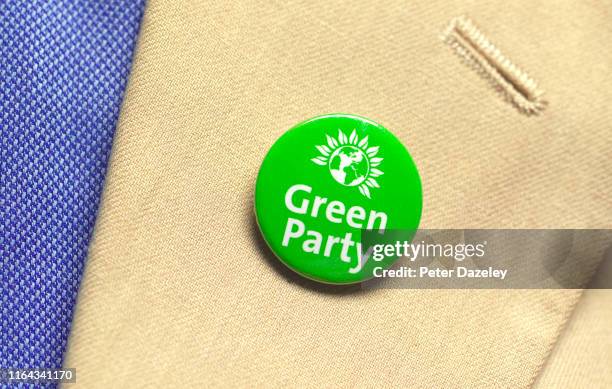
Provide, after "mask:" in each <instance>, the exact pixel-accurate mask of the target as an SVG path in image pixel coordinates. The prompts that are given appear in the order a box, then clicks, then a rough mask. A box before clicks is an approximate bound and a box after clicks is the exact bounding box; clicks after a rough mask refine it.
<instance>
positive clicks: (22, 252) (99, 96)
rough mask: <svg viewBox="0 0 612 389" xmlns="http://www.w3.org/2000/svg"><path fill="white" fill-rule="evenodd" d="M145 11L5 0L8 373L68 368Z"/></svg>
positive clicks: (0, 267) (1, 19)
mask: <svg viewBox="0 0 612 389" xmlns="http://www.w3.org/2000/svg"><path fill="white" fill-rule="evenodd" d="M143 8H144V4H143V1H141V0H112V1H95V0H80V1H68V0H66V1H63V0H57V1H38V0H34V1H32V0H26V1H15V0H11V1H3V2H1V3H0V39H1V44H0V129H1V133H0V147H1V148H0V172H1V176H0V279H1V283H0V288H1V289H0V302H1V310H0V315H1V316H0V367H2V368H7V367H11V368H54V367H59V366H61V363H62V355H63V352H64V349H65V345H66V339H67V337H68V333H69V331H70V322H71V318H72V312H73V306H74V302H75V297H76V295H77V290H78V287H79V282H80V279H81V274H82V270H83V263H84V260H85V257H86V253H87V247H88V243H89V238H90V235H91V231H92V228H93V225H94V220H95V217H96V212H97V208H98V203H99V197H100V192H101V189H102V184H103V181H104V176H105V171H106V164H107V159H108V154H109V151H110V147H111V141H112V138H113V133H114V129H115V125H116V121H117V115H118V112H119V106H120V103H121V100H122V95H123V91H124V88H125V85H126V80H127V76H128V72H129V69H130V64H131V57H132V52H133V47H134V43H135V39H136V36H137V31H138V28H139V24H140V19H141V15H142V12H143Z"/></svg>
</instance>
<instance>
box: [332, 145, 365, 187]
mask: <svg viewBox="0 0 612 389" xmlns="http://www.w3.org/2000/svg"><path fill="white" fill-rule="evenodd" d="M329 172H330V173H331V175H332V177H333V178H334V180H336V181H337V182H338V183H340V184H342V185H344V186H357V185H359V184H361V183H362V182H363V181H365V179H366V178H367V177H368V173H369V172H370V162H369V161H368V156H367V155H366V154H365V153H364V152H363V151H362V150H361V149H359V148H357V147H355V146H350V145H346V146H342V147H339V148H337V149H336V150H334V152H333V153H332V155H331V156H330V157H329Z"/></svg>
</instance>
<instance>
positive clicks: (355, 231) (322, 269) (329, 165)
mask: <svg viewBox="0 0 612 389" xmlns="http://www.w3.org/2000/svg"><path fill="white" fill-rule="evenodd" d="M421 208H422V194H421V182H420V179H419V173H418V171H417V168H416V166H415V164H414V162H413V161H412V158H411V157H410V154H409V153H408V151H407V150H406V148H405V147H404V145H402V143H401V142H400V141H399V140H398V139H397V138H396V137H395V136H394V135H393V134H392V133H391V132H389V131H388V130H387V129H385V128H384V127H383V126H381V125H379V124H377V123H375V122H373V121H371V120H369V119H366V118H362V117H359V116H354V115H344V114H333V115H325V116H318V117H315V118H312V119H310V120H307V121H305V122H302V123H300V124H298V125H297V126H295V127H293V128H292V129H291V130H289V131H287V132H286V133H285V134H284V135H282V136H281V137H280V138H279V139H278V140H277V141H276V143H274V145H273V146H272V148H271V149H270V151H269V152H268V154H267V155H266V157H265V158H264V160H263V163H262V165H261V168H260V170H259V175H258V177H257V184H256V188H255V214H256V216H257V222H258V224H259V228H260V229H261V232H262V234H263V237H264V239H265V240H266V242H267V243H268V245H269V246H270V248H271V249H272V251H273V252H274V254H276V256H277V257H278V258H279V259H280V260H281V261H282V262H283V263H284V264H285V265H287V266H288V267H289V268H291V269H292V270H294V271H296V272H297V273H299V274H301V275H303V276H305V277H308V278H310V279H313V280H316V281H320V282H326V283H333V284H350V283H356V282H361V281H364V280H367V279H369V278H372V276H373V274H372V273H373V270H374V269H375V268H377V267H382V268H384V269H386V268H388V267H390V266H391V265H392V263H393V262H394V260H395V259H394V258H385V259H383V260H382V261H375V260H374V259H372V257H371V256H370V255H369V253H368V252H366V250H365V248H364V247H362V242H361V236H362V231H364V230H368V231H379V232H381V233H382V232H383V231H386V230H391V229H403V230H416V229H417V228H418V225H419V220H420V218H421Z"/></svg>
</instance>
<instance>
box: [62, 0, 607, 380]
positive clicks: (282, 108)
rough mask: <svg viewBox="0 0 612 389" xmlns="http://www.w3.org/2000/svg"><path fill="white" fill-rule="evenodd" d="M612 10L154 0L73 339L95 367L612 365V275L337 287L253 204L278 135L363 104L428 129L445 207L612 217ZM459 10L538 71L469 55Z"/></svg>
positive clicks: (92, 370)
mask: <svg viewBox="0 0 612 389" xmlns="http://www.w3.org/2000/svg"><path fill="white" fill-rule="evenodd" d="M611 12H612V4H610V3H609V2H608V3H607V4H605V3H604V2H599V1H590V2H589V1H586V2H585V1H552V0H550V1H544V2H534V1H513V2H508V1H489V2H473V1H448V0H444V1H437V0H435V1H432V0H427V1H420V0H419V1H393V0H392V1H384V2H378V1H312V0H308V1H295V2H293V1H292V2H282V1H259V2H256V1H242V2H228V1H188V2H178V1H161V0H160V1H158V0H151V1H150V2H149V3H148V5H147V10H146V14H145V18H144V22H143V27H142V30H141V35H140V39H139V47H138V50H137V53H136V56H135V63H134V67H133V71H132V75H131V79H130V83H129V86H128V90H127V96H126V99H125V103H124V106H123V109H122V112H121V117H120V122H119V127H118V130H117V133H116V138H115V141H114V148H113V153H112V157H111V161H110V168H109V172H108V176H107V183H106V188H105V192H104V196H103V201H102V205H101V210H100V214H99V218H98V221H97V225H96V229H95V233H94V237H93V243H92V245H91V248H90V254H89V259H88V263H87V266H86V271H85V276H84V280H83V284H82V287H81V291H80V294H79V298H78V305H77V309H76V313H75V321H74V325H73V329H72V335H71V339H70V342H69V348H68V352H67V357H66V360H65V366H66V367H74V368H76V371H77V385H78V386H80V387H84V388H98V387H99V388H108V387H129V388H137V387H204V386H219V387H234V386H238V387H281V386H292V387H331V386H334V387H335V386H340V387H347V388H350V387H412V388H414V387H417V388H419V387H423V388H433V387H453V388H458V387H470V388H471V387H483V388H485V387H500V388H515V387H518V388H525V387H529V386H532V385H533V384H534V383H536V386H538V387H542V388H549V387H585V388H586V387H589V388H592V387H602V388H604V387H611V386H612V374H611V373H610V366H612V363H611V362H612V353H611V350H612V335H611V330H610V327H611V325H610V324H611V323H612V308H611V307H612V304H610V299H611V297H612V295H611V294H610V293H609V292H607V291H603V292H589V293H588V294H587V295H585V296H584V297H582V298H581V291H579V290H526V291H522V290H479V291H470V290H372V291H353V290H350V289H349V290H346V289H334V288H331V287H323V286H315V285H313V284H311V283H309V282H305V281H303V280H302V279H300V278H299V277H297V276H295V275H293V274H290V273H288V272H287V271H284V270H282V268H280V267H279V266H277V265H276V259H274V258H273V257H272V255H271V254H270V253H269V251H268V250H267V248H266V247H265V244H264V243H263V241H262V239H261V237H260V235H259V232H258V230H257V227H256V224H255V222H254V218H253V212H252V195H253V187H254V181H255V177H256V174H257V171H258V168H259V165H260V163H261V161H262V158H263V157H264V155H265V153H266V151H267V150H268V148H269V147H270V146H271V145H272V143H273V142H274V141H275V140H276V139H277V138H278V137H279V136H280V135H281V134H282V133H283V132H284V131H286V130H287V129H288V128H290V127H291V126H292V125H294V124H295V123H297V122H299V121H301V120H304V119H307V118H309V117H312V116H315V115H319V114H323V113H329V112H348V113H355V114H359V115H364V116H366V117H371V118H372V119H374V120H376V121H378V122H380V123H382V124H383V125H384V126H385V127H387V128H389V129H390V130H391V131H393V132H394V133H395V134H396V135H397V136H398V137H399V139H400V140H401V141H402V142H403V143H404V144H405V145H406V147H407V148H408V149H409V150H410V152H411V154H412V156H413V158H414V160H415V161H416V163H417V165H418V168H419V171H420V175H421V178H422V181H423V191H424V193H423V199H424V208H423V218H422V222H421V226H422V227H428V228H469V227H472V228H495V227H504V228H523V227H529V228H612V200H611V196H610V188H612V110H611V109H610V104H612V50H611V49H610V48H611V47H612V46H611V45H612V43H611V42H612V13H611ZM460 15H467V16H468V17H469V18H470V19H471V20H472V21H473V22H474V24H475V25H476V26H477V27H478V29H479V30H480V31H481V32H482V33H483V34H484V35H485V36H486V37H487V39H488V40H489V41H490V43H491V44H493V45H495V47H497V48H498V49H499V50H501V52H502V53H503V55H504V58H506V59H508V60H509V61H511V62H512V63H514V64H516V66H518V67H519V68H520V69H521V71H522V72H525V73H526V74H528V75H529V76H530V77H531V78H532V79H533V80H534V82H537V88H535V87H533V86H532V87H529V86H525V84H521V83H524V82H526V81H525V79H520V77H518V78H517V79H515V80H512V77H507V75H506V76H503V73H504V69H506V70H505V71H506V72H507V71H508V70H507V69H508V68H507V67H506V68H502V65H500V64H501V62H497V63H496V62H495V60H491V61H489V60H487V58H489V57H485V58H484V59H485V61H484V62H482V59H483V58H480V60H481V62H482V63H480V64H478V63H477V64H474V63H473V61H474V58H472V61H471V63H470V61H469V58H468V63H470V66H466V64H465V62H466V61H465V60H466V58H465V56H462V55H461V53H459V52H458V51H457V50H456V47H455V48H453V47H451V46H452V45H449V43H448V42H445V41H444V40H443V39H442V36H441V35H442V34H443V33H444V31H445V30H446V29H447V27H448V26H449V23H450V22H451V20H453V18H455V17H457V16H460ZM451 32H452V31H451ZM464 38H465V37H464ZM468 39H469V37H468ZM468 43H469V42H468ZM472 49H474V48H472ZM476 49H477V48H476ZM478 53H479V51H478V50H476V54H477V55H478ZM482 53H486V52H485V51H483V52H480V54H482ZM457 54H459V55H457ZM489 55H490V53H489ZM489 59H491V58H489ZM498 59H499V58H498ZM476 60H478V58H476ZM487 66H488V67H487ZM503 66H505V65H503ZM491 68H492V69H491ZM475 70H478V71H479V72H480V74H479V72H476V71H475ZM492 70H493V71H495V70H497V71H499V72H500V74H502V77H501V78H500V79H498V80H496V79H495V77H496V76H495V74H491V73H490V72H491V71H492ZM483 71H484V74H483ZM487 72H489V73H487ZM514 74H515V75H516V74H518V75H520V74H522V73H514ZM483 76H484V77H483ZM497 77H498V78H499V74H498V75H497ZM504 80H505V81H504ZM504 82H506V84H503V83H504ZM514 83H518V84H516V85H515V84H514ZM513 85H514V86H515V87H516V88H515V89H516V90H514V92H513V91H512V90H508V89H507V88H508V87H513ZM521 85H523V87H525V88H526V89H525V90H523V91H521ZM492 86H494V87H492ZM529 88H531V89H529ZM496 89H501V91H502V92H503V91H505V93H502V95H500V93H498V91H496ZM540 90H542V91H544V94H542V95H541V96H540V95H537V96H536V95H534V94H531V92H537V91H540ZM517 91H518V93H519V94H520V96H516V95H512V93H516V92H517ZM521 96H522V97H523V98H524V99H526V101H523V102H522V104H523V105H524V104H528V105H529V104H530V103H533V107H532V108H533V109H532V110H531V111H533V112H538V114H535V115H528V114H526V112H524V111H525V110H523V112H521V111H520V110H519V109H517V106H518V107H520V106H521V103H520V102H517V100H516V99H519V100H520V98H521ZM504 97H505V99H504ZM513 99H514V100H513ZM508 100H510V101H508ZM544 100H545V101H547V102H548V106H546V107H545V108H544V109H543V110H542V107H543V105H541V104H540V103H541V102H542V101H544ZM512 101H514V105H513V104H512V103H511V102H512ZM530 106H531V105H530ZM540 111H541V112H540ZM576 306H577V308H576ZM572 312H574V313H572ZM572 315H573V316H572ZM570 317H571V319H570ZM568 319H569V324H568ZM560 334H561V335H560ZM560 336H561V337H560ZM559 337H560V340H559Z"/></svg>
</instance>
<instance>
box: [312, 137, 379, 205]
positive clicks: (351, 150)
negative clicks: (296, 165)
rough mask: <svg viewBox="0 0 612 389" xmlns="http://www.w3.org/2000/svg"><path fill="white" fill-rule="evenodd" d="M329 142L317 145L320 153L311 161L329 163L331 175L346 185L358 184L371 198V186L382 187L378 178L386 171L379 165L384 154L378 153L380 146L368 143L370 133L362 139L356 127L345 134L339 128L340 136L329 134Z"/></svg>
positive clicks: (364, 193) (366, 195)
mask: <svg viewBox="0 0 612 389" xmlns="http://www.w3.org/2000/svg"><path fill="white" fill-rule="evenodd" d="M326 137H327V144H326V145H319V146H315V147H316V148H317V150H318V151H319V153H321V155H319V156H318V157H315V158H312V159H311V161H312V162H314V163H316V164H317V165H320V166H327V167H328V169H329V172H330V174H331V176H332V177H333V178H334V180H336V181H337V182H338V183H339V184H341V185H343V186H350V187H352V186H356V187H358V188H359V192H361V194H362V195H364V196H365V197H367V198H370V188H380V185H379V184H378V182H377V181H376V177H379V176H381V175H382V174H383V172H382V171H381V170H380V169H378V166H379V165H380V163H381V162H382V160H383V159H382V158H380V157H377V156H376V155H377V154H378V146H374V147H368V137H367V136H366V137H364V138H363V139H361V140H359V137H358V136H357V132H356V131H355V130H353V132H351V135H350V136H348V137H347V136H346V135H345V134H344V133H343V132H342V130H338V138H337V139H336V138H334V137H332V136H329V135H326Z"/></svg>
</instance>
